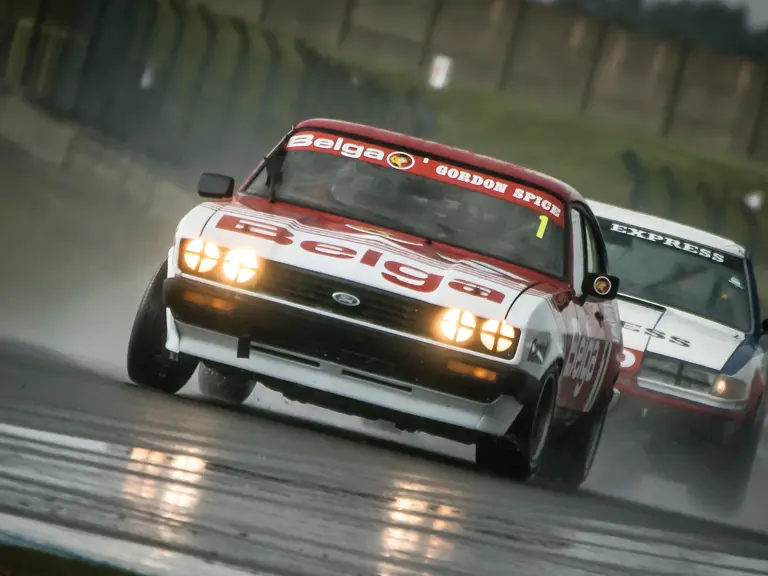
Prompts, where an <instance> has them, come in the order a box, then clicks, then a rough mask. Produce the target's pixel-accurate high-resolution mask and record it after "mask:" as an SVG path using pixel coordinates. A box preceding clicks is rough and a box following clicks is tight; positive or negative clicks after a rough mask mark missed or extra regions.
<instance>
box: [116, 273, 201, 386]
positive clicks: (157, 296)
mask: <svg viewBox="0 0 768 576" xmlns="http://www.w3.org/2000/svg"><path fill="white" fill-rule="evenodd" d="M167 275H168V263H167V262H163V264H162V265H161V266H160V268H159V269H158V271H157V272H156V273H155V275H154V277H153V278H152V281H151V282H150V283H149V286H148V287H147V290H146V291H145V292H144V296H143V297H142V299H141V303H140V304H139V309H138V311H137V312H136V318H135V319H134V321H133V329H132V330H131V336H130V338H129V340H128V355H127V368H128V377H129V378H130V379H131V380H132V381H133V382H135V383H136V384H138V385H140V386H144V387H147V388H153V389H155V390H160V391H161V392H165V393H167V394H175V393H176V392H178V391H179V390H181V389H182V388H183V387H184V385H185V384H186V383H187V382H188V381H189V379H190V378H191V377H192V374H194V372H195V370H196V369H197V364H198V360H197V358H193V357H191V356H188V355H186V354H176V355H172V354H171V352H170V351H169V350H168V349H167V348H166V347H165V340H166V323H165V307H164V306H163V280H164V279H165V278H166V276H167Z"/></svg>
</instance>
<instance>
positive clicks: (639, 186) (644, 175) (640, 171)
mask: <svg viewBox="0 0 768 576" xmlns="http://www.w3.org/2000/svg"><path fill="white" fill-rule="evenodd" d="M621 162H622V164H624V168H625V169H626V171H627V173H628V176H629V192H628V199H627V204H628V205H629V208H631V209H632V210H637V209H639V208H640V207H641V206H642V204H643V200H644V199H645V193H646V191H647V188H648V168H646V167H645V165H644V164H643V162H642V160H640V157H639V156H638V155H637V152H635V151H634V150H625V151H624V152H622V154H621Z"/></svg>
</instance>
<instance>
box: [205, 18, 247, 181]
mask: <svg viewBox="0 0 768 576" xmlns="http://www.w3.org/2000/svg"><path fill="white" fill-rule="evenodd" d="M230 25H231V26H232V29H233V30H234V31H235V34H236V35H237V56H236V57H235V67H234V69H233V70H232V77H231V78H230V79H229V85H228V86H227V87H226V92H225V95H224V101H223V105H222V107H221V110H220V113H221V116H220V122H219V126H220V127H221V129H220V130H219V131H218V132H217V133H216V135H215V136H214V140H213V142H214V145H215V147H216V150H218V151H219V152H218V156H219V161H224V160H225V159H228V160H229V162H230V163H231V164H232V167H233V168H235V166H236V165H237V164H239V158H237V159H234V161H233V159H232V158H231V155H232V154H231V152H230V150H225V149H224V147H223V143H224V140H225V138H226V136H227V135H228V134H229V133H230V127H231V126H232V120H233V119H235V118H238V117H239V115H240V112H239V111H238V110H236V109H235V108H236V107H235V102H236V98H237V95H238V94H239V93H240V91H241V90H242V89H243V85H244V84H245V74H246V70H247V68H248V64H249V62H248V59H249V57H250V56H251V48H252V47H251V37H250V35H249V34H248V28H247V27H246V25H245V22H244V21H243V20H242V19H240V18H232V19H231V21H230ZM235 154H237V153H236V152H235ZM228 165H229V164H228ZM229 173H231V174H234V173H235V170H232V171H231V172H229Z"/></svg>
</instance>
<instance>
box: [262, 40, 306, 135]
mask: <svg viewBox="0 0 768 576" xmlns="http://www.w3.org/2000/svg"><path fill="white" fill-rule="evenodd" d="M261 36H262V38H263V39H264V42H265V43H266V45H267V49H268V50H269V67H268V69H267V77H266V78H265V79H264V88H263V89H262V91H261V97H260V98H259V112H258V114H257V115H256V126H263V125H264V124H266V123H267V120H268V119H269V118H270V116H271V113H272V108H273V107H274V103H275V99H276V98H277V92H278V91H277V90H275V86H276V85H277V84H278V82H280V71H281V68H282V64H283V54H282V50H281V48H280V43H279V42H278V41H277V37H276V36H275V34H274V33H273V32H272V31H271V30H267V29H264V30H262V31H261ZM302 82H303V79H302ZM299 99H301V94H299Z"/></svg>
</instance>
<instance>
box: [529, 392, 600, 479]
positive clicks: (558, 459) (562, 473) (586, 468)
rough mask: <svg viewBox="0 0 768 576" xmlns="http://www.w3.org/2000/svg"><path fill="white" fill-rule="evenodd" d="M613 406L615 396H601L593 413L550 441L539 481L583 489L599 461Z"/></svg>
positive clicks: (591, 411)
mask: <svg viewBox="0 0 768 576" xmlns="http://www.w3.org/2000/svg"><path fill="white" fill-rule="evenodd" d="M610 403H611V394H607V393H601V394H600V395H599V396H598V397H597V399H596V400H595V403H594V404H593V406H592V408H591V409H590V411H589V412H587V413H586V414H584V415H582V416H581V417H580V418H579V419H578V420H577V421H576V422H574V423H573V424H571V425H570V426H568V427H567V428H566V429H564V430H563V431H562V432H561V433H560V434H559V435H558V436H557V437H555V438H551V439H550V442H549V443H548V445H547V448H546V450H545V451H544V456H543V458H542V465H541V468H540V470H539V474H538V475H537V479H538V480H541V481H542V482H543V483H544V484H545V485H547V486H549V487H550V488H554V489H556V490H561V491H563V492H575V491H576V490H578V489H579V487H580V486H581V485H582V484H583V483H584V482H585V481H586V479H587V477H588V476H589V472H590V471H591V470H592V465H593V464H594V462H595V456H596V455H597V450H598V447H599V446H600V440H601V439H602V436H603V430H604V428H605V421H606V418H607V416H608V406H610Z"/></svg>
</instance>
